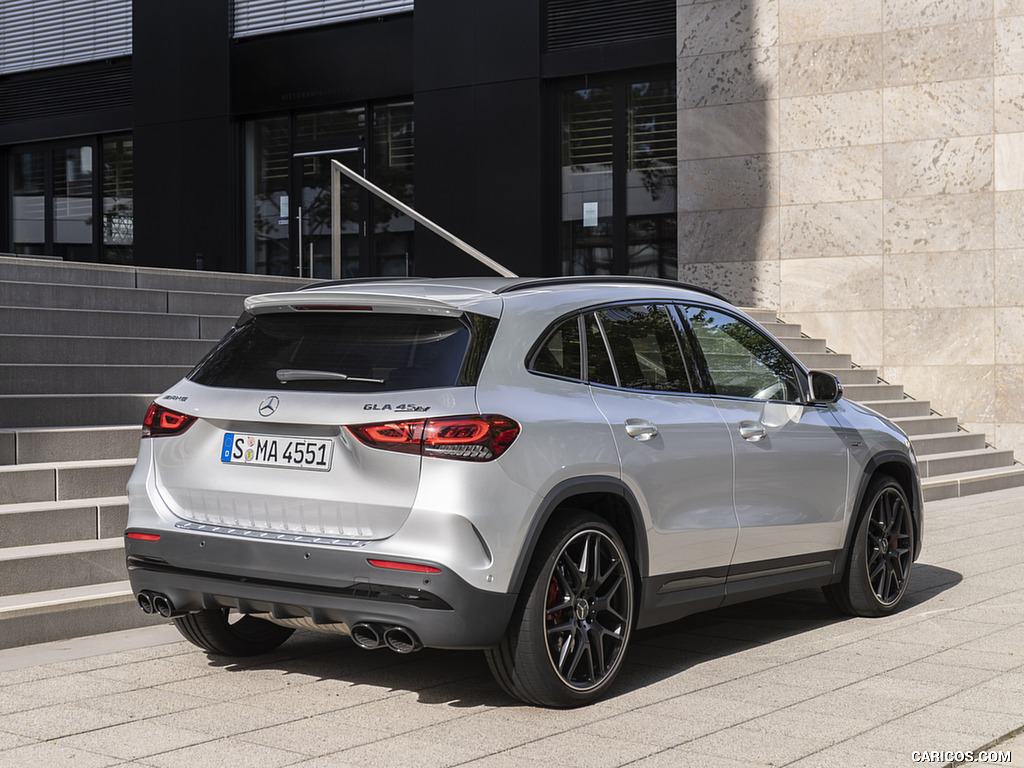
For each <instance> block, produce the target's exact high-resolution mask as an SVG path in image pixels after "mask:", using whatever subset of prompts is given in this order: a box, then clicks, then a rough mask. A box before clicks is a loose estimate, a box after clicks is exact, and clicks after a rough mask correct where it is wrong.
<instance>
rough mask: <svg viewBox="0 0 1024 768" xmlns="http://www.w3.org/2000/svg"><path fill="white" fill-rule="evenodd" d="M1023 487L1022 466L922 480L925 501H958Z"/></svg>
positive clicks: (1023, 474)
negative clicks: (977, 494) (958, 499)
mask: <svg viewBox="0 0 1024 768" xmlns="http://www.w3.org/2000/svg"><path fill="white" fill-rule="evenodd" d="M1022 486H1024V467H1022V466H1021V465H1020V464H1014V465H1012V466H1009V467H996V468H993V469H981V470H975V471H972V472H961V473H956V474H950V475H939V476H937V477H931V478H924V479H922V480H921V489H922V490H923V491H924V500H925V501H939V500H941V499H956V498H960V497H961V496H972V495H974V494H976V493H988V492H989V491H1002V490H1005V489H1007V488H1020V487H1022Z"/></svg>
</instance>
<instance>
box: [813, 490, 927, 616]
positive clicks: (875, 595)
mask: <svg viewBox="0 0 1024 768" xmlns="http://www.w3.org/2000/svg"><path fill="white" fill-rule="evenodd" d="M861 509H862V510H863V511H862V514H861V516H860V518H859V519H858V521H857V530H856V532H855V533H854V535H853V543H852V547H851V550H850V554H849V558H848V560H847V563H846V571H845V572H844V574H843V578H842V579H841V580H840V581H839V582H837V583H835V584H830V585H829V586H827V587H825V588H824V592H825V597H826V598H828V601H829V603H831V605H832V606H833V607H834V608H836V609H837V610H838V611H840V612H841V613H845V614H848V615H850V616H885V615H887V614H889V613H892V612H893V611H894V610H896V607H897V606H898V605H899V604H900V602H901V601H902V600H903V597H904V595H906V592H907V584H908V582H909V581H910V570H911V566H912V565H913V561H914V536H915V531H914V520H913V515H912V513H911V510H910V504H909V502H908V501H907V495H906V493H905V492H904V490H903V487H902V486H901V485H900V484H899V483H898V482H897V481H896V480H894V479H893V478H891V477H889V476H888V475H879V476H878V477H876V478H874V479H873V480H872V481H871V484H870V485H869V486H868V490H867V493H866V494H865V495H864V503H863V504H862V505H861Z"/></svg>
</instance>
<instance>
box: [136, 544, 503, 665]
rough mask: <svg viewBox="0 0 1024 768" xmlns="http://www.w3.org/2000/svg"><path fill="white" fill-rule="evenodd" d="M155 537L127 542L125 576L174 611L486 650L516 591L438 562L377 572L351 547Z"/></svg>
mask: <svg viewBox="0 0 1024 768" xmlns="http://www.w3.org/2000/svg"><path fill="white" fill-rule="evenodd" d="M131 530H139V529H131ZM154 533H156V531H154ZM159 534H160V540H159V541H139V540H137V539H125V550H126V554H127V565H128V578H129V580H130V581H131V585H132V590H133V591H134V592H135V593H136V594H138V593H139V592H142V591H144V590H148V591H152V592H156V593H159V594H162V595H165V596H166V597H167V598H168V599H169V600H170V602H171V605H172V606H173V609H174V611H175V612H176V613H188V612H191V611H198V610H202V609H204V608H234V609H236V610H238V611H240V612H242V613H256V614H269V615H271V616H273V617H274V618H281V619H309V620H311V621H312V623H313V624H323V625H335V626H337V625H342V630H343V631H348V630H350V629H351V627H353V626H355V625H356V624H358V623H361V622H368V623H375V624H382V625H395V626H401V627H405V628H406V629H408V630H410V631H412V632H413V633H415V634H416V636H417V637H418V638H419V640H420V642H421V643H423V645H424V646H426V647H431V648H488V647H492V646H494V645H496V644H497V643H498V642H499V641H500V639H501V637H502V635H503V634H504V632H505V628H506V627H507V625H508V621H509V617H510V616H511V614H512V609H513V607H514V605H515V599H516V596H515V595H513V594H507V593H502V592H487V591H484V590H480V589H477V588H475V587H473V586H471V585H469V584H468V583H466V581H464V580H463V579H462V578H460V577H459V576H458V575H456V574H455V573H453V572H452V571H451V570H448V569H445V568H444V566H443V565H441V564H436V563H426V562H425V563H424V564H428V565H434V566H435V567H437V568H440V569H441V573H429V574H428V573H413V572H406V571H398V570H391V569H382V568H376V567H374V566H372V565H370V564H369V563H368V562H367V554H368V553H365V552H363V551H361V550H360V549H358V548H356V549H353V548H336V547H315V546H306V545H304V544H303V543H301V542H284V541H272V542H268V541H260V540H258V539H257V540H252V539H241V540H239V539H237V538H234V537H223V536H217V535H207V534H200V533H196V532H192V531H176V530H175V531H168V530H166V529H165V530H161V531H159ZM377 556H379V555H378V554H377V553H374V557H377ZM402 559H403V560H407V558H402Z"/></svg>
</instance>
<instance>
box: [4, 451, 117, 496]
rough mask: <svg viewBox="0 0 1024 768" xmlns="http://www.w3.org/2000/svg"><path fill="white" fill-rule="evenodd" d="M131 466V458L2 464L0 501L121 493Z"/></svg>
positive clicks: (114, 494) (115, 494)
mask: <svg viewBox="0 0 1024 768" xmlns="http://www.w3.org/2000/svg"><path fill="white" fill-rule="evenodd" d="M134 466H135V460H134V459H101V460H97V461H64V462H56V463H49V464H15V465H13V466H3V467H0V504H24V503H28V502H36V501H43V502H49V501H66V500H69V499H90V498H98V497H101V496H121V495H124V492H125V485H126V484H127V483H128V477H129V476H130V475H131V473H132V468H133V467H134Z"/></svg>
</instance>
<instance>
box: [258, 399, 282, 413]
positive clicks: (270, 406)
mask: <svg viewBox="0 0 1024 768" xmlns="http://www.w3.org/2000/svg"><path fill="white" fill-rule="evenodd" d="M280 404H281V400H280V398H278V396H277V395H271V396H270V397H268V398H266V399H265V400H264V401H263V402H262V403H260V416H270V415H272V414H273V413H274V411H276V410H277V406H279V405H280Z"/></svg>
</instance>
